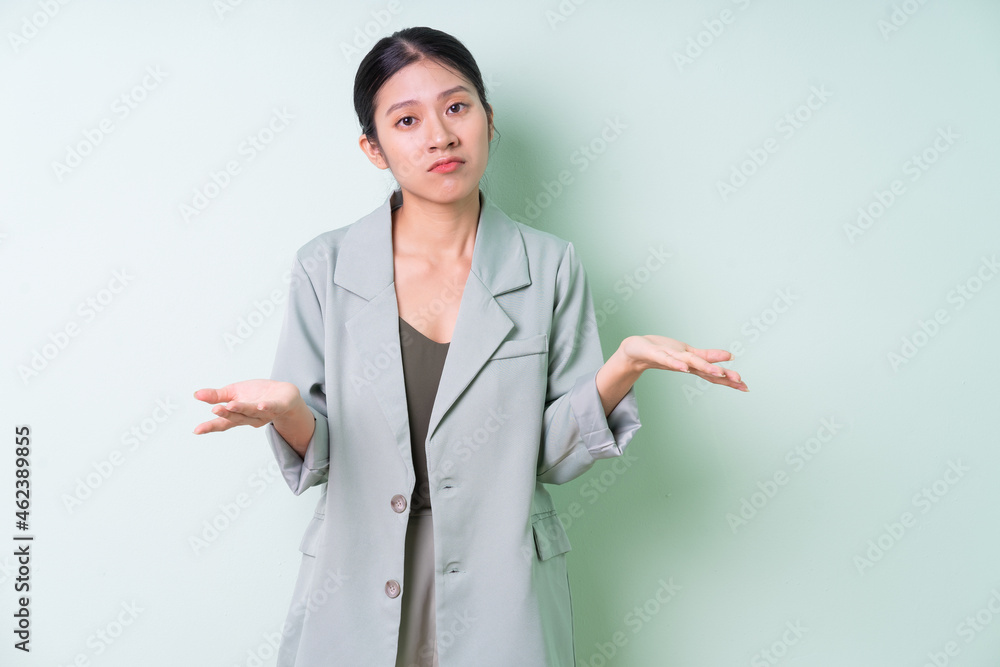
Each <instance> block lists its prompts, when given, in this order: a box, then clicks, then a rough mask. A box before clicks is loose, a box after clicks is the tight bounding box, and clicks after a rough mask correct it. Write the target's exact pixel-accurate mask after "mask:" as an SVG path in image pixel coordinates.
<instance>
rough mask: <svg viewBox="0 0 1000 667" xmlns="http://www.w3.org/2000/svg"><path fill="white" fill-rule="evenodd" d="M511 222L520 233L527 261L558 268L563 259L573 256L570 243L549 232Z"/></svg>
mask: <svg viewBox="0 0 1000 667" xmlns="http://www.w3.org/2000/svg"><path fill="white" fill-rule="evenodd" d="M511 222H512V223H513V224H514V225H515V226H516V227H517V229H518V231H519V232H521V238H522V239H524V249H525V252H527V254H528V259H529V261H534V262H535V263H536V264H537V263H539V262H541V263H545V264H552V265H554V266H559V265H560V264H562V262H563V261H564V260H565V259H568V258H572V257H574V256H575V255H574V251H573V243H572V241H567V240H566V239H564V238H562V237H560V236H556V235H555V234H553V233H551V232H546V231H544V230H541V229H538V228H536V227H532V226H531V225H529V224H527V223H524V222H518V221H517V220H513V219H511Z"/></svg>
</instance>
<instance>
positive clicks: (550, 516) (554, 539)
mask: <svg viewBox="0 0 1000 667" xmlns="http://www.w3.org/2000/svg"><path fill="white" fill-rule="evenodd" d="M531 530H532V532H534V534H535V551H536V552H538V558H539V560H547V559H549V558H552V557H553V556H558V555H559V554H562V553H566V552H567V551H569V550H570V549H572V548H573V547H572V546H571V545H570V543H569V536H568V535H567V534H566V528H565V527H563V524H562V521H560V520H559V515H558V514H556V512H555V510H552V511H551V512H545V513H544V514H541V515H538V516H537V517H535V518H534V519H533V520H532V522H531Z"/></svg>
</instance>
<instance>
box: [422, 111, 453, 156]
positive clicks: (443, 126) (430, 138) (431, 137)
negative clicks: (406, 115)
mask: <svg viewBox="0 0 1000 667" xmlns="http://www.w3.org/2000/svg"><path fill="white" fill-rule="evenodd" d="M424 127H426V128H427V144H428V145H427V147H428V148H439V149H440V148H446V147H448V146H451V145H452V144H454V143H455V139H456V137H455V133H454V131H453V130H452V129H451V126H450V125H449V124H448V123H447V121H445V120H444V119H443V118H440V117H438V116H436V115H435V116H431V117H430V118H429V119H428V123H427V125H425V126H424Z"/></svg>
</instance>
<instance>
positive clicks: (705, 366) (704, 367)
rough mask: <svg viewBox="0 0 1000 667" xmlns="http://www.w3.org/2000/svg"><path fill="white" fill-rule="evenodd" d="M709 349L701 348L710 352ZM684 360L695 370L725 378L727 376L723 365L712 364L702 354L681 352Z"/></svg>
mask: <svg viewBox="0 0 1000 667" xmlns="http://www.w3.org/2000/svg"><path fill="white" fill-rule="evenodd" d="M708 351H709V350H701V352H708ZM679 356H680V357H681V358H682V359H683V360H684V362H685V363H686V364H687V365H688V366H690V367H691V368H692V369H694V370H698V371H701V372H702V373H705V374H707V375H712V376H715V377H719V378H723V377H725V376H726V369H725V368H723V367H722V366H716V365H714V364H710V363H709V362H708V361H706V360H705V359H703V358H702V357H701V356H699V355H697V354H695V353H693V352H681V353H680V355H679Z"/></svg>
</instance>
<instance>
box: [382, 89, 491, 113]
mask: <svg viewBox="0 0 1000 667" xmlns="http://www.w3.org/2000/svg"><path fill="white" fill-rule="evenodd" d="M459 91H465V92H467V93H469V94H470V95H471V94H472V91H470V90H469V89H468V88H466V87H465V86H461V85H459V86H455V87H454V88H449V89H448V90H443V91H441V92H440V93H438V96H437V98H438V99H439V100H441V99H444V98H445V97H448V96H449V95H453V94H455V93H457V92H459ZM413 104H419V102H418V101H417V100H403V101H402V102H396V103H395V104H393V105H392V106H391V107H389V108H388V109H386V110H385V115H386V116H389V115H391V114H392V112H393V111H395V110H396V109H399V108H401V107H408V106H410V105H413Z"/></svg>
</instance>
